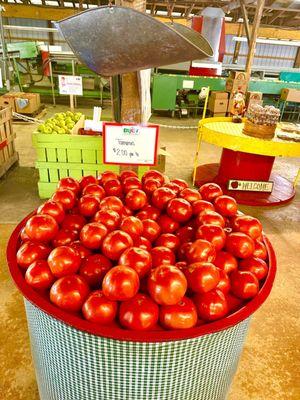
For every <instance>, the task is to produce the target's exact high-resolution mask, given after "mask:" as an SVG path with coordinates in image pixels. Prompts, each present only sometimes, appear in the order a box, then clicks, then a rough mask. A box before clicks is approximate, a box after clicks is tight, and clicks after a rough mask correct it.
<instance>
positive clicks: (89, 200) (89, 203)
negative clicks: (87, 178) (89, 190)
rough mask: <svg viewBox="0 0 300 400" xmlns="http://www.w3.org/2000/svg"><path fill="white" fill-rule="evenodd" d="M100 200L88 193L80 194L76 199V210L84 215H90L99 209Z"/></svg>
mask: <svg viewBox="0 0 300 400" xmlns="http://www.w3.org/2000/svg"><path fill="white" fill-rule="evenodd" d="M99 205H100V201H99V199H98V198H97V197H95V196H92V195H90V194H86V195H85V196H82V197H81V198H80V199H79V201H78V210H79V212H80V214H81V215H83V216H84V217H92V216H94V215H95V214H96V212H97V211H98V210H99Z"/></svg>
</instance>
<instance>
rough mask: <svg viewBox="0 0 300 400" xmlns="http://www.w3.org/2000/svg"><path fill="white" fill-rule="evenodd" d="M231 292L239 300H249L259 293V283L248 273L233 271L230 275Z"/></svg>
mask: <svg viewBox="0 0 300 400" xmlns="http://www.w3.org/2000/svg"><path fill="white" fill-rule="evenodd" d="M230 282H231V291H232V293H233V294H234V295H235V296H236V297H239V298H240V299H251V298H252V297H254V296H256V295H257V293H258V291H259V282H258V279H257V278H256V276H255V275H254V274H253V273H252V272H249V271H234V272H233V273H232V274H231V275H230Z"/></svg>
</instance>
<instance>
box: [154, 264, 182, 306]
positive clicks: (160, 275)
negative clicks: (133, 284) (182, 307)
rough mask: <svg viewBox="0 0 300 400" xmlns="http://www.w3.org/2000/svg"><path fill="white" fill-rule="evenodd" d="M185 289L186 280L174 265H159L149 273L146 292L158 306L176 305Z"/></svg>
mask: <svg viewBox="0 0 300 400" xmlns="http://www.w3.org/2000/svg"><path fill="white" fill-rule="evenodd" d="M186 289H187V281H186V278H185V276H184V274H183V273H182V272H181V271H180V269H178V268H177V267H175V266H174V265H161V266H159V267H157V268H154V269H152V271H151V272H150V275H149V278H148V291H149V294H150V296H151V297H152V299H153V300H154V301H156V303H158V304H161V305H165V306H168V305H173V304H177V303H178V302H179V301H180V300H182V298H183V296H184V295H185V292H186Z"/></svg>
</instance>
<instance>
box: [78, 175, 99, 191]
mask: <svg viewBox="0 0 300 400" xmlns="http://www.w3.org/2000/svg"><path fill="white" fill-rule="evenodd" d="M96 184H97V178H96V177H95V176H93V175H87V176H83V177H82V178H81V179H80V181H79V185H80V189H81V190H83V189H84V188H85V187H86V186H87V185H96Z"/></svg>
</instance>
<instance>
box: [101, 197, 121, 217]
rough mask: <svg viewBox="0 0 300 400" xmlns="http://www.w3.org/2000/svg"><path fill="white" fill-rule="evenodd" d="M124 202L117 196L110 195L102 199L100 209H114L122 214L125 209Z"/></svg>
mask: <svg viewBox="0 0 300 400" xmlns="http://www.w3.org/2000/svg"><path fill="white" fill-rule="evenodd" d="M123 207H124V206H123V203H122V201H121V200H120V199H119V198H118V197H116V196H108V197H105V198H104V199H102V200H101V202H100V210H104V211H106V210H113V211H116V212H117V213H118V214H120V213H121V212H122V211H123Z"/></svg>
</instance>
